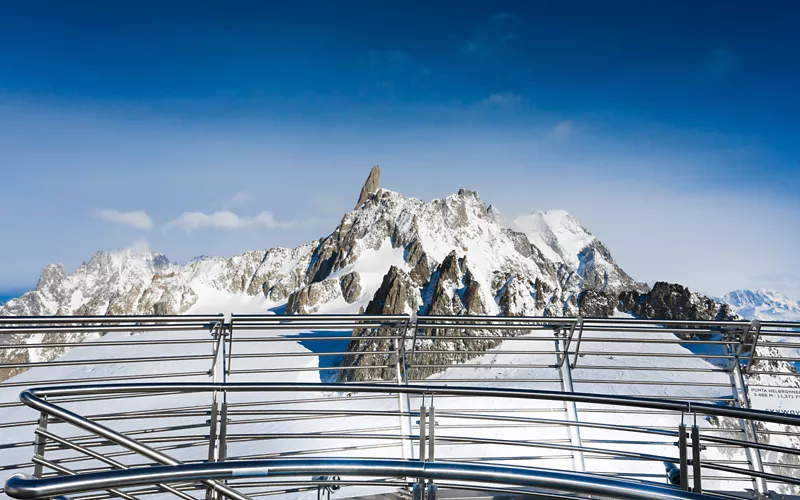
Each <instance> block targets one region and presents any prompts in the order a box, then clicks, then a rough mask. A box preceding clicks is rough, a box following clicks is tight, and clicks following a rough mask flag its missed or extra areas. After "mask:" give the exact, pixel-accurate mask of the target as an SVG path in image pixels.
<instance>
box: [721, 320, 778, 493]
mask: <svg viewBox="0 0 800 500" xmlns="http://www.w3.org/2000/svg"><path fill="white" fill-rule="evenodd" d="M760 329H761V326H760V323H759V322H758V321H757V320H755V321H753V322H751V323H750V324H749V325H747V326H746V327H744V329H743V330H742V333H741V338H740V339H739V343H738V345H737V346H736V350H735V351H734V352H733V354H734V358H733V360H732V363H733V364H732V366H731V371H730V377H731V385H732V386H733V391H734V396H735V397H736V401H735V403H736V405H737V406H738V407H739V408H745V409H747V410H749V409H750V400H749V398H748V396H747V382H746V381H745V379H744V375H743V374H742V366H741V365H742V361H741V354H742V353H743V352H744V345H745V342H746V341H747V336H748V335H749V334H750V332H751V331H753V330H755V331H760ZM754 335H755V333H754ZM757 344H758V335H756V336H755V341H754V342H752V346H751V352H750V353H749V355H748V357H749V358H750V359H749V360H748V361H751V360H752V357H753V356H755V350H756V348H757V346H758V345H757ZM731 350H732V349H731ZM739 426H740V427H741V428H742V437H743V440H744V441H747V442H748V443H753V444H758V433H757V432H756V428H755V425H753V421H752V420H749V419H747V420H746V419H743V418H740V419H739ZM745 453H746V454H747V463H748V466H749V468H750V470H752V471H754V472H764V464H763V462H762V461H761V453H760V452H759V450H758V449H756V448H753V447H750V446H748V447H747V448H746V450H745ZM753 489H754V490H755V491H756V493H757V494H758V495H759V496H761V497H766V496H768V495H769V486H768V485H767V481H766V479H764V478H762V477H753Z"/></svg>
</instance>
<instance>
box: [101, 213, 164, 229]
mask: <svg viewBox="0 0 800 500" xmlns="http://www.w3.org/2000/svg"><path fill="white" fill-rule="evenodd" d="M94 216H95V217H96V218H97V219H100V220H104V221H108V222H113V223H115V224H123V225H126V226H131V227H133V228H136V229H143V230H145V231H149V230H150V229H152V228H153V220H152V219H150V216H149V215H147V212H145V211H144V210H135V211H133V212H118V211H117V210H98V211H97V212H95V214H94Z"/></svg>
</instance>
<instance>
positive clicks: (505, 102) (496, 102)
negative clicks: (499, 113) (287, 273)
mask: <svg viewBox="0 0 800 500" xmlns="http://www.w3.org/2000/svg"><path fill="white" fill-rule="evenodd" d="M483 104H484V105H486V106H496V107H498V108H515V107H517V106H521V105H523V104H525V98H524V97H522V96H521V95H518V94H515V93H513V92H501V93H499V94H492V95H490V96H489V97H487V98H486V99H484V100H483Z"/></svg>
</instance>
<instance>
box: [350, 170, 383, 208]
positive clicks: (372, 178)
mask: <svg viewBox="0 0 800 500" xmlns="http://www.w3.org/2000/svg"><path fill="white" fill-rule="evenodd" d="M380 180H381V167H379V166H377V165H375V166H374V167H372V168H371V169H370V171H369V176H368V177H367V182H365V183H364V187H362V188H361V194H359V195H358V203H356V206H355V208H358V207H360V206H361V204H362V203H364V202H365V201H367V200H368V199H369V197H370V196H372V195H373V194H375V193H377V192H378V190H379V189H380V187H379V186H380Z"/></svg>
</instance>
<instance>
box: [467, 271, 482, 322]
mask: <svg viewBox="0 0 800 500" xmlns="http://www.w3.org/2000/svg"><path fill="white" fill-rule="evenodd" d="M464 281H465V283H466V284H467V287H466V290H464V297H463V300H464V307H465V308H466V310H467V314H473V315H484V314H486V306H485V305H484V303H483V300H482V299H481V285H480V283H478V281H477V280H476V279H474V278H473V276H472V273H469V272H467V274H466V276H465V277H464Z"/></svg>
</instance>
